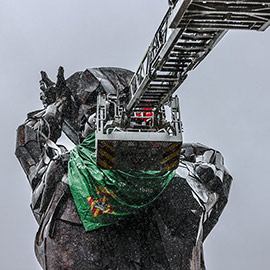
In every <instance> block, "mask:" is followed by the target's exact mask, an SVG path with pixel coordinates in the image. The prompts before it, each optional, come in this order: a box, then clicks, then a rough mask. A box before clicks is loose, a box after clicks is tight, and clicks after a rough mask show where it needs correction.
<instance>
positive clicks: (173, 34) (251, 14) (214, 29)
mask: <svg viewBox="0 0 270 270" xmlns="http://www.w3.org/2000/svg"><path fill="white" fill-rule="evenodd" d="M269 25H270V1H265V0H264V1H263V0H236V1H232V0H179V1H178V2H176V4H174V6H171V7H170V8H169V10H168V12H167V13H166V15H165V17H164V19H163V20H162V23H161V25H160V26H159V28H158V30H157V32H156V34H155V36H154V39H153V41H152V43H151V44H150V46H149V47H148V50H147V52H146V54H145V56H144V58H143V60H142V62H141V64H140V65H139V67H138V69H137V71H136V73H135V75H134V77H133V79H132V80H131V82H130V92H131V99H130V101H129V103H128V104H127V107H126V112H127V114H128V115H132V114H133V113H134V111H137V110H138V111H139V110H141V108H143V107H147V108H152V110H153V112H158V111H159V109H160V108H161V107H162V106H163V105H164V104H165V103H166V102H167V101H168V99H169V98H170V97H171V96H172V94H173V93H174V92H175V91H176V90H177V89H178V87H179V86H180V85H181V84H182V83H183V81H184V80H185V79H186V77H187V74H188V72H189V71H190V70H192V69H194V68H195V67H196V66H197V65H198V64H199V63H200V62H201V61H202V60H203V59H204V58H205V57H206V56H207V54H208V53H209V52H210V51H211V50H212V49H213V48H214V47H215V45H216V44H217V43H218V42H219V41H220V39H221V38H222V37H223V36H224V35H225V34H226V32H227V31H228V30H230V29H240V30H257V31H264V30H265V29H266V28H267V27H268V26H269Z"/></svg>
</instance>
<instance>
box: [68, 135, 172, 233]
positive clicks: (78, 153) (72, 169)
mask: <svg viewBox="0 0 270 270" xmlns="http://www.w3.org/2000/svg"><path fill="white" fill-rule="evenodd" d="M95 150H96V149H95V134H94V133H92V134H90V135H89V136H88V137H87V138H86V139H85V140H84V141H83V142H82V143H81V144H80V145H78V146H76V147H75V148H74V149H73V150H72V151H71V153H70V160H69V166H68V180H69V185H70V190H71V193H72V195H73V198H74V201H75V204H76V207H77V209H78V212H79V215H80V219H81V221H82V223H83V226H84V228H85V230H86V231H91V230H95V229H97V228H99V227H102V226H108V225H111V224H115V223H117V222H118V221H119V219H122V218H124V217H125V216H127V215H130V214H133V213H135V212H136V211H137V210H138V209H140V208H142V207H145V206H147V205H149V204H150V203H152V202H153V201H154V200H156V199H157V198H158V197H159V196H160V195H161V193H162V192H163V190H164V189H165V187H166V186H167V185H168V184H169V182H170V181H171V180H172V178H173V177H174V175H175V172H166V171H165V172H163V171H162V172H161V171H136V172H134V171H125V172H124V171H120V170H102V169H99V168H98V167H97V165H96V153H95Z"/></svg>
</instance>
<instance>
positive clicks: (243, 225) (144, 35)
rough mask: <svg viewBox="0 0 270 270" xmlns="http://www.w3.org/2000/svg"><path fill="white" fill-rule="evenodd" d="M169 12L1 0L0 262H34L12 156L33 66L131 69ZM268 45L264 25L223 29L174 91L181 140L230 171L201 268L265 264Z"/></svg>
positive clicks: (13, 269) (6, 267)
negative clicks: (221, 159) (211, 151)
mask: <svg viewBox="0 0 270 270" xmlns="http://www.w3.org/2000/svg"><path fill="white" fill-rule="evenodd" d="M166 10H167V0H147V1H145V0H128V1H126V0H114V1H111V0H104V1H94V0H76V1H74V0H73V1H72V0H65V1H64V0H55V1H52V0H47V1H41V0H23V1H22V0H1V3H0V38H1V40H0V93H1V96H0V110H1V113H0V121H1V140H0V149H1V155H0V158H1V162H0V164H1V165H0V166H1V190H0V192H1V194H0V211H1V212H0V213H1V215H0V218H1V223H0V239H1V240H0V269H3V270H32V269H33V270H39V269H40V267H39V266H38V264H37V262H36V259H35V257H34V252H33V241H34V235H35V232H36V230H37V224H36V222H35V221H34V218H33V216H32V214H31V211H30V208H29V203H30V198H31V190H30V187H29V185H28V183H27V180H26V177H25V175H24V174H23V171H22V169H21V168H20V166H19V163H18V162H17V160H16V159H15V156H14V154H13V153H14V147H15V130H16V128H17V126H18V125H19V124H21V123H22V122H23V121H24V119H25V116H26V113H27V112H30V111H33V110H35V109H39V108H41V103H40V102H39V83H38V81H39V79H40V77H39V71H40V70H45V71H47V72H48V74H49V76H50V77H51V78H52V79H55V76H56V73H57V68H58V66H59V65H62V66H64V68H65V71H66V77H68V76H70V75H71V74H72V73H74V72H76V71H80V70H84V69H86V68H88V67H100V66H117V67H122V68H127V69H131V70H135V69H136V67H137V65H138V64H139V62H140V60H141V58H142V57H143V55H144V53H145V50H146V48H147V46H148V45H149V43H150V41H151V39H152V37H153V34H154V32H155V30H156V28H157V26H158V25H159V23H160V21H161V19H162V17H163V15H164V14H165V12H166ZM269 48H270V30H268V31H266V32H264V33H255V32H247V31H243V32H240V31H234V32H229V33H228V34H227V35H226V36H225V37H224V38H223V40H222V41H221V42H220V43H219V44H218V45H217V47H216V48H215V49H214V51H213V52H211V54H210V55H209V56H208V57H207V58H206V59H205V60H204V61H203V63H201V64H200V65H199V66H198V67H197V68H196V70H195V71H193V72H192V73H190V75H189V78H188V79H187V80H186V82H185V83H184V84H183V85H182V87H181V89H180V90H178V94H179V96H180V98H181V111H182V120H183V123H184V131H185V132H184V140H185V141H187V142H201V143H204V144H206V145H209V146H211V147H213V148H216V149H218V150H220V151H221V152H222V153H223V155H224V156H225V161H226V165H227V167H228V169H229V170H230V172H231V173H232V175H233V177H234V182H233V185H232V190H231V196H230V201H229V203H228V206H227V208H226V209H225V211H224V213H223V215H222V217H221V219H220V222H219V223H218V225H217V226H216V228H215V229H214V230H213V232H212V233H211V234H210V236H209V237H208V239H207V240H206V243H205V258H206V265H207V269H208V270H228V269H230V270H253V269H269V260H268V256H269V255H268V254H269V240H270V239H269V237H270V216H269V215H270V214H269V207H270V203H269V189H270V179H269V153H270V143H269V138H270V122H269V116H270V106H269V101H270V93H269V90H270V89H269V88H270V85H269V63H270V51H269ZM179 203H181V202H179Z"/></svg>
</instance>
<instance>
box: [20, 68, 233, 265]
mask: <svg viewBox="0 0 270 270" xmlns="http://www.w3.org/2000/svg"><path fill="white" fill-rule="evenodd" d="M132 75H133V73H132V72H130V71H128V70H124V69H118V68H95V69H87V70H86V71H84V72H77V73H75V74H74V75H72V76H71V77H70V78H68V79H67V80H65V79H64V74H63V68H60V69H59V72H58V80H57V82H56V83H54V82H52V81H51V80H50V79H49V78H48V77H47V75H46V73H45V72H42V80H41V90H42V94H41V99H42V101H43V103H44V106H45V108H44V109H42V110H40V111H36V112H32V113H29V114H28V117H27V120H26V121H25V123H24V124H23V125H21V126H19V128H18V130H17V144H16V156H17V158H18V159H19V161H20V163H21V165H22V167H23V169H24V171H25V173H26V175H27V178H28V180H29V183H30V185H31V187H32V190H33V195H32V203H31V208H32V211H33V214H34V216H35V218H36V220H37V222H38V224H39V230H38V232H37V235H36V240H35V252H36V256H37V259H38V261H39V263H40V265H41V266H42V268H43V269H47V270H57V269H65V270H105V269H111V270H115V269H120V270H125V269H141V270H150V269H153V270H158V269H172V270H176V269H179V270H191V269H192V270H203V269H205V265H204V259H203V241H204V240H205V238H206V237H207V235H208V234H209V232H210V231H211V230H212V228H213V227H214V226H215V224H216V223H217V221H218V219H219V216H220V215H221V213H222V211H223V209H224V207H225V205H226V203H227V200H228V194H229V189H230V184H231V180H232V178H231V176H230V174H229V173H228V172H227V170H226V169H225V167H224V162H223V157H222V155H221V154H220V153H219V152H218V151H215V150H213V149H211V148H209V147H206V146H203V145H200V144H184V145H183V147H182V150H181V161H180V164H179V167H178V169H177V172H176V176H175V177H174V179H173V180H172V181H171V182H170V184H169V185H168V187H167V188H166V189H165V191H164V192H163V193H162V195H161V196H160V197H159V198H158V199H157V200H156V201H155V202H153V203H152V204H151V205H150V206H149V207H146V208H144V209H143V210H141V211H138V212H137V213H136V214H134V215H130V216H129V217H128V218H126V219H125V220H124V221H121V222H119V223H118V224H115V225H112V226H108V227H103V228H101V229H97V230H94V231H90V232H86V231H85V230H84V228H83V226H82V223H81V221H80V218H79V216H78V213H77V209H76V207H75V204H74V201H73V198H72V195H71V193H70V190H69V186H68V177H67V170H68V168H67V163H68V160H69V152H68V151H67V150H66V148H65V147H64V146H60V145H57V140H58V138H59V137H60V136H61V132H62V131H64V132H65V133H66V134H67V136H68V137H69V138H70V139H71V140H72V141H73V142H74V143H75V144H78V143H80V142H81V141H82V140H83V139H84V138H85V137H86V136H87V135H88V134H89V132H91V131H93V130H92V128H93V127H92V125H93V123H92V122H91V121H92V120H91V119H93V117H92V116H93V114H94V113H95V110H96V98H97V93H98V92H99V91H105V92H106V93H117V94H118V95H119V96H121V95H122V96H123V93H125V89H126V87H127V86H128V82H129V81H130V79H131V77H132Z"/></svg>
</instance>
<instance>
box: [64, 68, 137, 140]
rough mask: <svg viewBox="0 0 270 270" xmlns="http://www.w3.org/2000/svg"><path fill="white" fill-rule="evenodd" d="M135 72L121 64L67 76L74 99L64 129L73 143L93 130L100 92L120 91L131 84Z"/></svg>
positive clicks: (115, 93)
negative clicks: (92, 125)
mask: <svg viewBox="0 0 270 270" xmlns="http://www.w3.org/2000/svg"><path fill="white" fill-rule="evenodd" d="M132 76H133V72H131V71H129V70H125V69H120V68H91V69H87V70H85V71H83V72H77V73H75V74H73V75H72V76H70V77H69V78H68V79H67V80H66V85H67V87H68V88H69V90H70V92H71V95H72V97H71V99H72V102H71V104H70V112H69V113H68V114H67V116H66V117H65V121H64V125H63V132H64V133H65V134H66V135H67V137H69V138H70V139H71V141H72V142H73V143H75V144H78V143H80V142H81V141H82V140H83V139H84V138H85V137H86V136H87V135H88V134H89V132H91V131H93V129H91V127H90V126H91V125H89V124H90V123H92V124H93V115H94V114H95V113H96V103H97V95H98V93H99V92H104V93H107V94H114V95H117V94H119V93H121V92H123V90H124V89H125V88H126V87H127V86H128V85H129V82H130V80H131V78H132ZM91 117H92V118H91Z"/></svg>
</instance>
